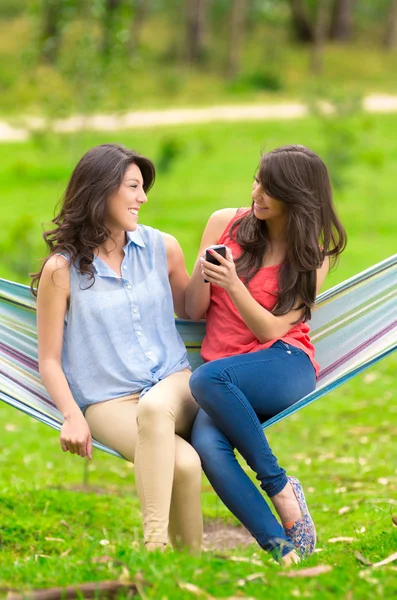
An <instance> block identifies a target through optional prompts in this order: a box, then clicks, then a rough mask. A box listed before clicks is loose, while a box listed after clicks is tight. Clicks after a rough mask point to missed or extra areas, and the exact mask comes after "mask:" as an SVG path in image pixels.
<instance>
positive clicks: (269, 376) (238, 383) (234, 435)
mask: <svg viewBox="0 0 397 600" xmlns="http://www.w3.org/2000/svg"><path fill="white" fill-rule="evenodd" d="M286 374H287V376H286ZM190 385H191V389H192V392H193V395H194V396H195V398H196V400H197V402H198V404H199V405H200V406H201V407H202V408H203V409H204V410H205V411H206V412H207V413H208V415H209V416H210V417H211V419H212V420H213V422H214V424H215V425H216V427H217V428H219V429H220V430H221V431H222V432H223V433H224V434H225V436H227V438H228V439H229V440H230V442H231V444H232V446H233V447H236V448H237V449H238V450H239V452H240V453H241V454H242V456H243V457H244V458H245V459H246V461H247V463H248V464H249V466H250V467H251V468H252V469H253V470H254V471H255V472H256V474H257V478H258V480H259V481H260V483H261V487H262V488H263V489H264V490H265V491H266V492H267V494H268V496H269V497H271V499H272V501H273V503H274V504H275V506H276V509H277V511H278V512H279V515H280V517H281V519H282V521H283V522H287V521H295V520H297V519H299V518H300V517H301V516H302V515H301V510H300V506H299V504H298V501H297V498H296V496H295V494H294V492H293V490H292V488H291V485H290V483H289V482H288V479H287V476H286V473H285V471H284V469H281V468H280V467H279V465H278V463H277V459H276V457H275V456H274V454H273V453H272V451H271V449H270V446H269V444H268V442H267V440H266V437H265V435H264V433H263V430H262V427H261V424H260V421H259V418H258V416H257V415H261V416H262V418H264V417H269V416H272V415H274V414H276V413H278V412H280V411H281V410H283V409H284V408H286V407H287V406H290V405H291V404H293V403H294V402H296V401H297V400H298V399H299V398H301V397H303V396H304V395H306V394H307V393H309V392H310V391H312V389H313V388H314V386H315V376H314V369H313V367H312V365H311V363H310V361H309V359H308V358H307V356H306V355H305V354H304V353H303V352H302V351H300V350H298V349H293V348H292V347H291V349H289V348H286V347H285V346H284V345H283V344H282V343H281V342H280V343H277V344H275V345H274V346H272V348H270V349H268V350H264V351H260V352H255V353H252V354H246V355H241V356H235V357H231V358H226V359H221V360H217V361H213V362H212V363H207V364H206V365H203V366H201V367H199V369H197V370H196V371H195V373H194V374H193V375H192V378H191V382H190Z"/></svg>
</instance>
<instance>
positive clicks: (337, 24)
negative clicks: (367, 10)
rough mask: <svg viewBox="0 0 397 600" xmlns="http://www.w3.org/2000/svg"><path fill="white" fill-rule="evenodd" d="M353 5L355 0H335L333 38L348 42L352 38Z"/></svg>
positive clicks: (332, 26)
mask: <svg viewBox="0 0 397 600" xmlns="http://www.w3.org/2000/svg"><path fill="white" fill-rule="evenodd" d="M352 5H353V0H335V3H334V9H333V15H332V25H331V39H333V40H335V41H338V42H346V41H347V40H349V39H350V38H351V34H352V25H353V17H352Z"/></svg>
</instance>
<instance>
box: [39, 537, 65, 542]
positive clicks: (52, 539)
mask: <svg viewBox="0 0 397 600" xmlns="http://www.w3.org/2000/svg"><path fill="white" fill-rule="evenodd" d="M44 539H46V540H47V542H62V543H65V540H62V539H61V538H52V537H46V538H44Z"/></svg>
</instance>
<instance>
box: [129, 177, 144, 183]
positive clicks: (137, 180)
mask: <svg viewBox="0 0 397 600" xmlns="http://www.w3.org/2000/svg"><path fill="white" fill-rule="evenodd" d="M126 181H136V182H137V183H142V182H141V181H139V179H135V177H132V178H131V177H130V178H129V179H126Z"/></svg>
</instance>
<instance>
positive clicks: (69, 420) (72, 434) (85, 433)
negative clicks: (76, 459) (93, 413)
mask: <svg viewBox="0 0 397 600" xmlns="http://www.w3.org/2000/svg"><path fill="white" fill-rule="evenodd" d="M60 441H61V446H62V450H63V451H64V452H68V451H69V452H70V453H71V454H78V455H79V456H82V457H85V456H88V458H89V459H90V460H91V459H92V437H91V431H90V428H89V426H88V423H87V421H86V420H85V418H84V416H83V414H82V413H80V414H79V413H74V414H72V415H70V416H67V417H65V421H64V423H63V425H62V427H61V437H60Z"/></svg>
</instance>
